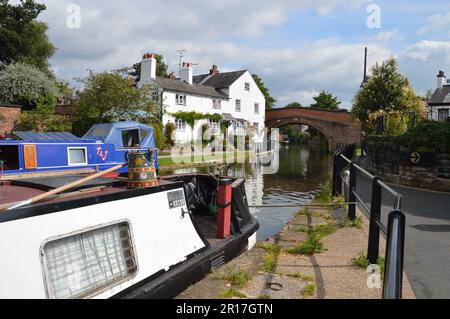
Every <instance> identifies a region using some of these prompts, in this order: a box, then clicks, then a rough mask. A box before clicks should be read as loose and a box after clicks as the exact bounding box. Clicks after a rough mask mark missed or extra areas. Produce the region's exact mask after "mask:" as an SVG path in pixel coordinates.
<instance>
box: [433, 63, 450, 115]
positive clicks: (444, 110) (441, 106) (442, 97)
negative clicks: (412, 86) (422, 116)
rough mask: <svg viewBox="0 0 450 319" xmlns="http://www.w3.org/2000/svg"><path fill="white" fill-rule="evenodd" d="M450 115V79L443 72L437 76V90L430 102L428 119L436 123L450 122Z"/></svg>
mask: <svg viewBox="0 0 450 319" xmlns="http://www.w3.org/2000/svg"><path fill="white" fill-rule="evenodd" d="M449 113H450V79H449V80H447V78H446V77H445V74H444V72H443V71H439V74H438V75H437V88H436V91H434V93H433V95H432V96H431V98H430V100H429V101H428V118H429V119H430V120H434V121H440V122H444V121H448V119H449Z"/></svg>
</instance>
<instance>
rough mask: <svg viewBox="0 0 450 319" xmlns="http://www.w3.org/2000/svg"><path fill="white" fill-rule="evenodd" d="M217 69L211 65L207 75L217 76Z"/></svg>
mask: <svg viewBox="0 0 450 319" xmlns="http://www.w3.org/2000/svg"><path fill="white" fill-rule="evenodd" d="M219 73H220V72H219V67H218V66H217V65H215V64H213V66H212V69H211V70H209V75H214V74H219Z"/></svg>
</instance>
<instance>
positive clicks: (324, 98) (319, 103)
mask: <svg viewBox="0 0 450 319" xmlns="http://www.w3.org/2000/svg"><path fill="white" fill-rule="evenodd" d="M313 99H314V101H315V103H313V104H311V105H310V107H315V108H318V109H326V110H339V104H341V102H340V101H339V99H338V97H337V96H333V94H331V93H330V92H325V91H321V92H320V93H319V95H318V96H315V97H313Z"/></svg>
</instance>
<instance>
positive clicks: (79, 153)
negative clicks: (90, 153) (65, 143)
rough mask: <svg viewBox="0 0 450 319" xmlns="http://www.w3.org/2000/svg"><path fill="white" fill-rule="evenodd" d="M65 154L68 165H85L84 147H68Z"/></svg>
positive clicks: (85, 154) (85, 152) (85, 153)
mask: <svg viewBox="0 0 450 319" xmlns="http://www.w3.org/2000/svg"><path fill="white" fill-rule="evenodd" d="M67 154H68V158H69V165H87V151H86V147H69V148H68V149H67Z"/></svg>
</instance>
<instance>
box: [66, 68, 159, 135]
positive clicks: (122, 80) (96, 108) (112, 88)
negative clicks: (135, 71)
mask: <svg viewBox="0 0 450 319" xmlns="http://www.w3.org/2000/svg"><path fill="white" fill-rule="evenodd" d="M79 81H80V82H81V83H83V84H84V89H83V90H82V91H79V92H77V97H76V98H77V101H76V103H75V105H76V118H77V123H78V125H77V128H76V129H77V132H75V131H74V133H76V134H78V135H80V134H82V133H83V132H82V131H84V130H86V129H88V128H89V127H90V125H92V124H93V123H104V122H110V121H113V120H121V119H125V120H138V121H139V120H141V119H143V118H147V117H148V115H149V114H152V113H153V112H154V111H155V107H154V103H153V101H152V97H151V90H150V88H149V87H148V86H143V87H141V88H137V87H134V86H132V85H130V83H129V81H128V79H127V74H126V72H125V71H124V70H116V71H112V72H102V73H95V72H94V71H92V70H91V71H89V76H88V77H87V78H85V79H79ZM81 127H82V128H81Z"/></svg>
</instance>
